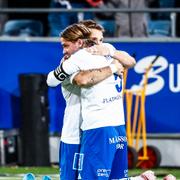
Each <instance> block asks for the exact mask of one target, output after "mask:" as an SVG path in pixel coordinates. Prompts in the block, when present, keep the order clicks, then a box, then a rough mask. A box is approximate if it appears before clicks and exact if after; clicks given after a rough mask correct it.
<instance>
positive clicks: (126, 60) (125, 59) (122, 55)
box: [111, 50, 136, 68]
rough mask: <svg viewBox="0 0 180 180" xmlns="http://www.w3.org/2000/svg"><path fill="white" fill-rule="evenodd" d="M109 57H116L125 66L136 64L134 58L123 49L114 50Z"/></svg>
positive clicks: (129, 66)
mask: <svg viewBox="0 0 180 180" xmlns="http://www.w3.org/2000/svg"><path fill="white" fill-rule="evenodd" d="M111 57H113V58H114V59H117V60H118V61H119V62H120V63H121V64H122V65H123V66H124V67H125V68H131V67H133V66H134V65H135V64H136V60H135V59H134V58H133V57H132V56H130V55H129V54H128V53H126V52H125V51H118V50H115V51H114V53H113V55H112V56H111Z"/></svg>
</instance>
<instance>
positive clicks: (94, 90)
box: [63, 49, 125, 130]
mask: <svg viewBox="0 0 180 180" xmlns="http://www.w3.org/2000/svg"><path fill="white" fill-rule="evenodd" d="M110 63H111V60H110V59H109V58H105V57H103V56H97V55H91V54H90V53H88V52H87V51H86V50H83V49H82V50H79V51H78V52H77V53H75V54H73V55H72V56H71V57H70V58H69V59H68V60H67V61H65V62H63V69H64V71H65V72H66V73H68V74H73V73H77V72H78V71H80V70H88V69H95V68H102V67H105V66H108V65H109V64H110ZM81 108H82V111H81V113H82V118H83V122H82V126H81V129H82V130H88V129H94V128H98V127H106V126H118V125H124V124H125V122H124V111H123V100H122V80H121V79H120V78H119V77H118V76H114V75H112V76H111V77H109V78H107V79H105V80H103V81H102V82H100V83H98V84H96V85H94V86H92V87H88V88H81Z"/></svg>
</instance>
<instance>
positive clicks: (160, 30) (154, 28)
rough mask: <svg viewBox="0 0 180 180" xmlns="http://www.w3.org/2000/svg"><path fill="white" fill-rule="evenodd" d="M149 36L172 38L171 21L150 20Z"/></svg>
mask: <svg viewBox="0 0 180 180" xmlns="http://www.w3.org/2000/svg"><path fill="white" fill-rule="evenodd" d="M148 34H149V36H150V37H151V36H159V37H160V36H171V21H169V20H149V21H148Z"/></svg>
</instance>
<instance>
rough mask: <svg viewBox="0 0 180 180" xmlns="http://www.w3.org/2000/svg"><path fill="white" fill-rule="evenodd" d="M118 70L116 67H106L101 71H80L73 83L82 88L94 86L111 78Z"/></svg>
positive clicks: (100, 69)
mask: <svg viewBox="0 0 180 180" xmlns="http://www.w3.org/2000/svg"><path fill="white" fill-rule="evenodd" d="M116 71H117V69H116V67H115V65H111V66H106V67H103V68H99V69H92V70H86V71H80V72H79V73H78V74H77V75H76V76H75V77H74V79H73V83H74V84H76V85H78V86H80V87H90V86H93V85H95V84H97V83H99V82H101V81H103V80H105V79H107V78H108V77H110V76H111V75H112V74H113V73H114V72H116Z"/></svg>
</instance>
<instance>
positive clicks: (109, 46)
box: [103, 43, 116, 51]
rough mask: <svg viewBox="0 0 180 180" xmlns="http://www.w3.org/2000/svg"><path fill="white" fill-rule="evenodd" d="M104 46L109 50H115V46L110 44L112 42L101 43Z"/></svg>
mask: <svg viewBox="0 0 180 180" xmlns="http://www.w3.org/2000/svg"><path fill="white" fill-rule="evenodd" d="M103 45H104V46H106V47H107V48H108V49H109V50H110V51H111V50H113V51H114V50H116V48H115V47H114V46H113V45H112V44H109V43H103Z"/></svg>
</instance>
